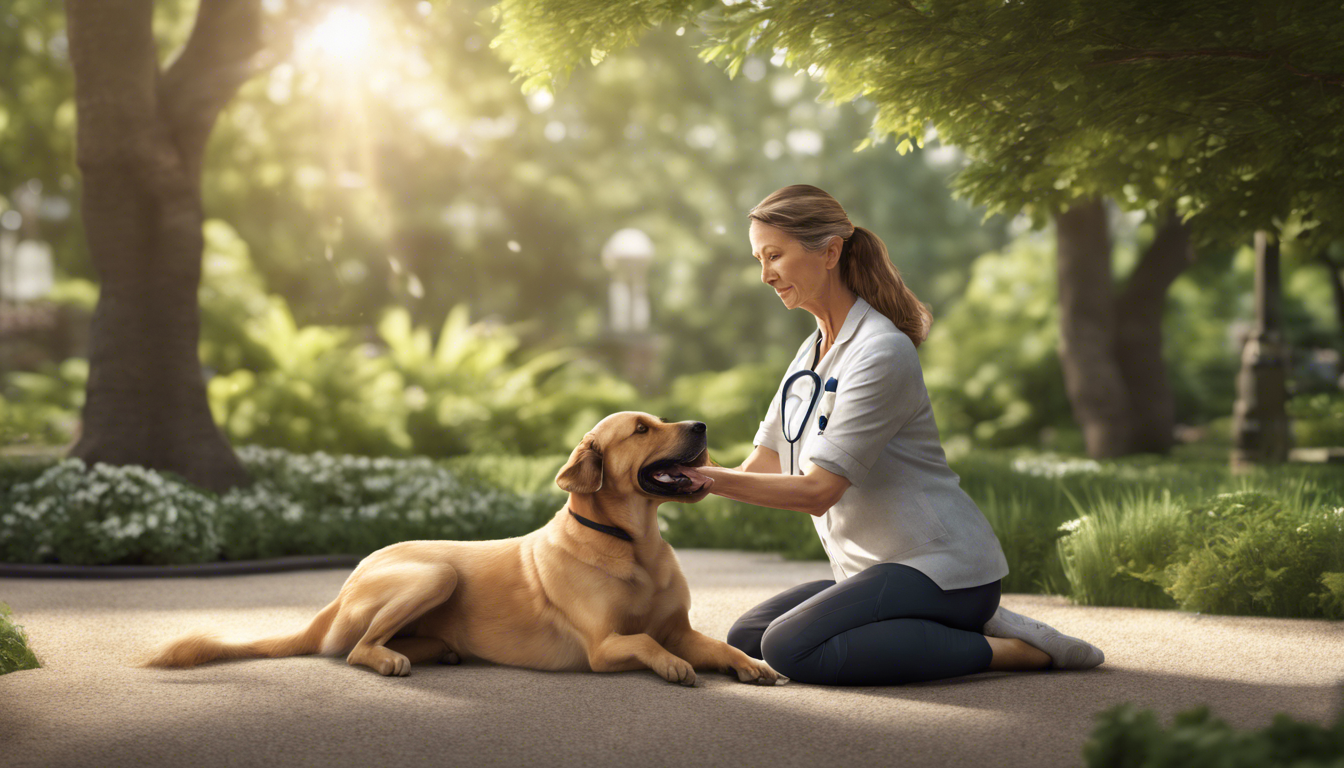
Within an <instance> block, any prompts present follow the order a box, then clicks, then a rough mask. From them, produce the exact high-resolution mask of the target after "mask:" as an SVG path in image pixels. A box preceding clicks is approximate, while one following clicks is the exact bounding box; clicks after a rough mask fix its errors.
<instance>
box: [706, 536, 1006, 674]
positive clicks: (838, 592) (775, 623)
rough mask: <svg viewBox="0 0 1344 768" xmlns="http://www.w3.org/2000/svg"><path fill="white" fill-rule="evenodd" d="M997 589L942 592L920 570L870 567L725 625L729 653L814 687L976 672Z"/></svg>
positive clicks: (982, 664)
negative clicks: (743, 655) (761, 662)
mask: <svg viewBox="0 0 1344 768" xmlns="http://www.w3.org/2000/svg"><path fill="white" fill-rule="evenodd" d="M1001 587H1002V580H999V581H994V582H991V583H989V584H982V585H980V586H978V587H968V588H966V589H953V590H943V589H940V588H939V587H938V585H937V584H935V583H934V582H933V580H932V579H930V578H929V577H928V576H925V575H924V574H923V573H921V572H920V571H919V570H917V569H915V568H912V567H910V566H908V565H902V564H900V563H878V564H877V565H874V566H872V567H870V568H867V569H865V570H863V571H862V572H861V573H858V574H856V575H854V576H852V577H850V578H848V579H845V580H844V581H842V582H840V583H839V584H837V583H836V582H835V581H833V580H831V579H826V580H823V581H812V582H808V583H806V584H799V585H798V586H796V587H792V588H790V589H788V590H785V591H784V592H781V593H780V594H778V595H775V596H774V597H772V598H770V599H769V600H766V601H765V602H763V603H761V604H760V605H758V606H756V607H755V608H752V609H751V610H750V611H747V612H746V613H744V614H742V617H741V618H739V619H738V620H737V622H736V623H735V624H733V628H732V629H730V630H729V631H728V644H729V645H731V646H733V647H734V648H737V649H739V650H741V651H742V652H744V653H746V654H747V655H748V656H751V657H752V658H756V659H762V660H764V661H765V663H767V664H769V665H770V666H771V667H772V668H773V669H774V670H775V671H776V672H779V673H780V674H782V675H785V676H786V677H789V678H790V679H793V680H797V681H798V682H802V683H816V684H820V685H896V684H899V683H912V682H918V681H921V680H939V679H942V678H947V677H956V676H958V675H969V674H973V673H975V672H983V671H985V670H986V669H988V668H989V662H990V658H991V657H992V656H993V653H992V651H991V650H990V647H989V641H988V640H986V639H985V636H984V635H983V634H981V632H980V631H981V629H982V628H983V627H984V626H985V622H986V621H989V618H990V617H991V616H993V615H994V610H995V609H996V608H998V607H999V593H1000V588H1001Z"/></svg>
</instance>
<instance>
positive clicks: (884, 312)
mask: <svg viewBox="0 0 1344 768" xmlns="http://www.w3.org/2000/svg"><path fill="white" fill-rule="evenodd" d="M749 218H750V219H751V228H750V233H749V234H750V239H751V247H752V255H753V256H754V257H755V258H756V259H757V260H758V261H759V262H760V264H761V280H762V282H764V283H766V284H767V285H769V286H770V287H771V288H773V289H774V290H775V292H776V294H777V295H778V296H779V298H780V300H781V301H782V302H784V306H785V307H787V308H789V309H795V308H798V307H801V308H803V309H805V310H807V311H808V312H810V313H812V314H813V315H815V316H816V318H817V331H816V333H814V334H812V335H810V336H809V337H808V338H807V340H806V341H804V342H803V345H802V346H801V347H800V348H799V350H798V354H797V355H796V356H795V357H794V360H793V363H792V364H791V365H790V366H789V370H788V372H787V373H786V374H785V379H784V382H788V381H789V379H790V378H791V377H794V376H795V374H797V377H798V378H802V379H804V381H801V382H798V383H797V384H795V386H793V387H788V389H789V390H790V392H789V393H786V392H785V389H786V387H785V383H784V382H781V384H780V390H779V393H778V394H777V395H776V398H775V399H774V400H773V401H772V402H771V404H770V407H769V409H768V411H767V413H766V418H765V420H764V421H763V422H762V423H761V427H760V430H759V431H758V432H757V433H756V439H755V444H756V448H755V450H754V451H752V453H751V456H749V457H748V458H747V460H746V461H745V462H743V464H742V466H740V467H738V468H736V469H727V468H723V467H700V468H698V471H700V472H702V473H703V474H705V475H708V476H709V477H711V478H713V480H714V485H713V491H712V492H713V493H716V494H719V495H721V496H725V497H727V498H730V499H736V500H738V501H744V502H748V503H751V504H757V505H760V506H766V507H774V508H776V509H786V510H796V511H802V512H807V513H809V514H811V515H813V523H814V524H815V525H816V528H817V533H818V535H820V537H821V542H822V545H823V546H824V547H825V549H826V554H827V556H828V557H829V559H830V562H831V570H832V572H833V574H834V575H835V579H834V580H831V579H826V580H823V581H814V582H810V583H807V584H800V585H798V586H796V587H793V588H792V589H789V590H787V591H785V592H783V593H781V594H779V595H776V596H775V597H773V598H771V599H769V600H767V601H765V602H764V603H761V604H760V605H758V606H756V607H755V608H753V609H751V610H750V611H748V612H747V613H746V614H744V615H743V616H742V617H741V618H740V619H738V621H737V623H736V624H735V625H734V626H733V628H732V629H731V630H730V631H729V633H728V638H727V640H728V643H729V644H730V645H733V646H735V647H737V648H739V649H741V650H742V651H744V652H745V653H747V654H748V655H750V656H752V657H755V658H758V659H764V660H765V662H766V663H768V664H769V665H770V666H771V667H773V668H774V669H775V670H776V671H778V672H780V673H781V674H784V675H787V676H788V677H790V678H792V679H794V680H797V681H800V682H805V683H819V684H828V685H891V684H897V683H905V682H914V681H920V680H934V679H940V678H946V677H954V676H957V675H967V674H972V673H976V672H983V671H985V670H1010V669H1042V668H1047V667H1053V668H1057V669H1087V668H1090V667H1095V666H1097V665H1098V664H1100V663H1101V662H1102V660H1103V655H1102V652H1101V651H1100V650H1099V649H1098V648H1096V647H1094V646H1092V645H1091V644H1089V643H1087V642H1084V641H1083V640H1079V639H1077V638H1073V637H1069V636H1067V635H1063V634H1061V633H1059V632H1058V631H1056V630H1054V629H1053V628H1051V627H1049V626H1047V625H1045V624H1042V623H1040V622H1037V621H1034V620H1032V619H1030V618H1027V617H1025V616H1021V615H1019V614H1016V613H1013V612H1011V611H1008V610H1005V609H1003V608H1000V607H999V592H1000V586H1001V584H1002V580H1003V577H1004V576H1006V575H1007V574H1008V562H1007V560H1006V559H1005V558H1004V556H1003V550H1002V548H1001V547H1000V546H999V540H998V537H997V536H995V534H994V530H993V529H992V528H991V527H990V525H989V522H988V521H987V520H986V519H985V516H984V514H983V513H982V512H981V511H980V509H979V508H978V507H976V505H975V502H973V501H972V500H971V498H970V497H969V496H967V495H966V493H965V492H964V491H962V490H961V487H960V484H959V480H958V478H957V475H956V474H955V473H953V472H952V470H951V469H950V468H949V467H948V465H947V459H946V457H945V456H944V454H943V449H942V446H941V444H940V443H939V440H938V428H937V426H936V425H935V424H934V420H933V411H932V410H931V408H930V406H929V396H928V392H927V390H926V389H925V387H924V378H923V373H922V371H921V369H920V365H919V357H918V355H917V354H916V352H915V348H916V347H917V346H919V344H920V343H921V342H922V341H923V340H924V337H925V336H926V335H928V330H929V324H930V322H931V320H932V317H931V315H930V313H929V310H928V308H927V307H926V306H924V305H923V304H922V303H921V302H920V301H919V299H917V298H916V297H915V295H914V294H913V293H912V292H911V291H910V289H909V288H907V287H906V286H905V284H904V282H903V281H902V280H901V278H900V275H899V273H898V272H897V271H896V269H895V267H894V266H892V264H891V261H890V259H889V258H888V256H887V251H886V247H885V246H884V245H883V243H882V241H881V240H879V239H878V238H877V236H876V235H874V234H873V233H872V232H869V231H868V230H866V229H863V228H861V227H856V226H854V225H853V224H852V223H850V221H849V217H848V216H847V215H846V214H845V211H844V209H843V208H841V206H840V204H839V203H838V202H836V200H835V199H834V198H832V197H831V196H830V195H828V194H827V193H825V192H823V191H822V190H820V189H818V188H816V187H813V186H809V185H805V184H799V185H794V186H790V187H785V188H783V189H781V190H779V191H777V192H775V193H773V194H771V195H770V196H769V197H767V198H766V199H765V200H763V201H762V202H761V203H760V204H759V205H757V206H756V207H755V208H753V209H752V210H751V213H750V214H749ZM802 371H811V372H812V373H814V374H816V376H815V377H813V376H812V375H811V374H809V373H800V372H802ZM822 382H825V383H824V384H822ZM818 385H820V387H818ZM814 389H816V390H818V391H816V395H817V396H816V397H815V398H814V397H809V396H808V395H810V394H811V392H812V390H814ZM795 390H796V391H797V392H799V393H801V395H802V397H797V398H795V397H790V395H791V394H793V393H794V391H795ZM814 403H819V405H818V407H815V408H813V407H812V405H813V404H814ZM781 415H783V416H784V417H785V419H786V420H787V421H788V423H787V424H783V425H782V424H781V421H782V419H781ZM786 429H787V432H788V433H789V434H787V435H786ZM784 453H788V454H789V457H788V466H787V467H785V466H784V465H783V461H782V460H781V456H782V455H783V454H784Z"/></svg>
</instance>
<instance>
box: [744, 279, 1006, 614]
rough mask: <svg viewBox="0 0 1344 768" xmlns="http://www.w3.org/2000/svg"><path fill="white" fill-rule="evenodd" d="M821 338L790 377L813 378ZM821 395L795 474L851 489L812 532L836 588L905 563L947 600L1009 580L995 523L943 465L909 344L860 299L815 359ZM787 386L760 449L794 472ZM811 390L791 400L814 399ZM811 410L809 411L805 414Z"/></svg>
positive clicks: (814, 338) (808, 344) (806, 348)
mask: <svg viewBox="0 0 1344 768" xmlns="http://www.w3.org/2000/svg"><path fill="white" fill-rule="evenodd" d="M821 333H822V332H821V328H820V323H818V328H817V332H816V333H815V334H812V335H810V336H808V338H807V340H806V341H805V342H803V345H802V346H801V347H799V349H798V354H797V355H796V356H794V359H793V362H792V363H791V364H790V365H789V369H788V371H787V372H786V373H785V374H784V380H787V379H788V377H789V376H791V375H792V374H793V373H795V372H796V371H800V370H804V369H807V368H811V367H812V364H813V360H814V358H815V357H816V353H817V351H818V350H819V347H818V346H817V343H818V341H819V340H820V339H821ZM812 369H813V370H815V371H816V373H817V374H818V376H820V378H821V381H822V382H823V386H824V385H825V382H827V381H828V380H829V379H832V378H834V379H835V380H836V386H835V402H834V406H833V410H832V411H831V413H830V415H829V416H828V418H827V420H826V426H825V429H824V430H823V429H822V428H821V426H820V424H819V416H820V415H821V411H822V406H821V405H820V404H819V405H818V407H817V408H816V409H815V410H814V412H813V413H812V415H811V416H810V418H809V419H808V423H807V425H806V427H805V428H804V430H803V434H802V437H801V439H800V440H798V442H796V443H794V446H793V451H794V463H795V467H796V471H797V472H798V473H799V474H806V472H807V471H808V469H810V468H811V466H812V465H813V464H816V465H817V466H820V467H822V468H823V469H826V470H828V471H830V472H834V473H835V474H837V475H841V476H843V477H845V478H846V479H848V480H849V482H850V483H851V485H850V487H849V488H847V489H846V490H845V493H844V495H843V496H842V497H841V498H840V500H839V501H838V502H836V504H835V506H833V507H831V508H830V509H829V510H827V511H826V513H825V514H822V515H820V516H816V517H814V518H813V520H812V522H813V524H814V525H815V526H816V529H817V535H818V536H820V537H821V543H822V546H823V547H824V548H825V549H826V554H827V556H828V557H829V558H830V561H831V571H832V572H833V573H834V575H835V580H836V581H837V582H839V581H843V580H844V579H847V578H849V577H850V576H853V575H855V574H857V573H859V572H860V571H862V570H864V569H865V568H868V567H869V566H872V565H876V564H878V563H904V564H906V565H909V566H910V567H912V568H916V569H918V570H919V571H920V572H922V573H923V574H925V575H926V576H928V577H929V578H930V579H932V580H933V581H934V583H936V584H937V585H938V586H939V587H940V588H942V589H944V590H951V589H964V588H967V587H976V586H980V585H982V584H988V583H990V582H992V581H995V580H997V579H1001V578H1003V577H1004V576H1007V575H1008V561H1007V559H1006V558H1005V557H1004V555H1003V549H1002V547H1000V546H999V539H998V537H997V536H996V535H995V534H994V529H993V528H991V527H990V525H989V521H988V520H986V519H985V515H984V513H983V512H981V511H980V508H979V507H977V506H976V505H975V502H974V501H972V500H971V497H969V496H967V495H966V492H965V491H963V490H961V481H960V478H958V477H957V475H956V473H955V472H953V471H952V470H951V468H949V467H948V465H947V457H946V456H945V455H944V453H943V447H942V443H941V442H940V441H939V439H938V427H937V425H936V424H934V421H933V409H932V408H931V407H930V405H929V393H928V390H927V389H926V388H925V386H924V374H923V371H922V369H921V368H920V365H919V355H918V354H917V353H916V350H915V345H914V342H912V341H910V337H908V336H906V335H905V333H903V332H902V331H900V330H899V329H897V328H896V326H895V325H894V324H893V323H892V322H891V320H889V319H887V317H886V316H884V315H883V314H882V313H881V312H878V311H877V310H875V309H873V308H872V307H871V306H870V305H869V304H868V302H866V301H864V300H863V299H862V298H857V297H856V301H855V302H854V306H853V307H851V308H850V310H849V313H848V314H847V315H846V316H845V322H844V324H843V325H842V326H841V328H840V333H839V334H838V335H837V336H836V339H835V343H834V344H833V345H832V346H831V348H830V349H829V350H827V352H826V354H825V355H822V356H821V358H820V359H819V360H817V361H816V366H815V368H812ZM784 380H781V381H780V386H779V390H778V391H777V392H776V393H775V399H774V400H772V401H771V403H770V408H769V410H768V411H767V412H766V415H765V419H764V420H763V421H762V422H761V426H760V429H758V430H757V431H756V437H755V440H754V442H755V444H756V445H762V446H765V447H766V448H769V449H771V450H774V451H775V452H776V453H778V454H779V457H780V459H779V461H780V467H781V471H783V472H788V471H789V449H790V446H789V443H788V442H787V441H786V440H785V439H784V432H783V428H782V425H781V423H780V395H781V394H782V393H783V390H784ZM806 384H807V382H806V381H804V380H800V381H798V382H796V383H795V385H794V389H793V391H795V392H797V391H800V390H802V391H806V390H807V389H808V387H807V386H805V385H806ZM806 407H807V404H806V401H804V403H803V408H804V409H806Z"/></svg>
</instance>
